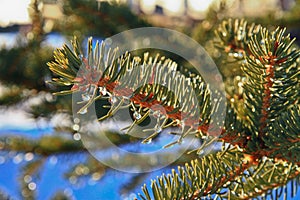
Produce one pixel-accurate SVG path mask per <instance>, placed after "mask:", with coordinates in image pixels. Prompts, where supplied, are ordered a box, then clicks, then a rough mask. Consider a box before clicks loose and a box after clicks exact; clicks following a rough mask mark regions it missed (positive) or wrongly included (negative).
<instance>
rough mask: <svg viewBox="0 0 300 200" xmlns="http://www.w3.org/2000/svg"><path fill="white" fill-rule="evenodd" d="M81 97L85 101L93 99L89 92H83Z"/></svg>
mask: <svg viewBox="0 0 300 200" xmlns="http://www.w3.org/2000/svg"><path fill="white" fill-rule="evenodd" d="M81 98H82V100H83V101H89V100H90V99H91V97H90V95H89V94H87V93H84V94H82V95H81Z"/></svg>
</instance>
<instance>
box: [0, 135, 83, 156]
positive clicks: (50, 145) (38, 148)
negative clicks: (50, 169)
mask: <svg viewBox="0 0 300 200" xmlns="http://www.w3.org/2000/svg"><path fill="white" fill-rule="evenodd" d="M0 141H1V144H3V145H2V146H1V150H2V151H16V152H24V153H27V152H33V153H35V154H37V155H41V156H50V155H53V154H66V153H75V152H85V151H86V149H85V148H84V147H83V145H82V143H81V142H80V141H76V140H73V139H66V138H64V137H60V136H43V137H41V138H40V139H36V140H35V139H27V138H23V137H18V136H15V137H11V136H10V137H1V138H0Z"/></svg>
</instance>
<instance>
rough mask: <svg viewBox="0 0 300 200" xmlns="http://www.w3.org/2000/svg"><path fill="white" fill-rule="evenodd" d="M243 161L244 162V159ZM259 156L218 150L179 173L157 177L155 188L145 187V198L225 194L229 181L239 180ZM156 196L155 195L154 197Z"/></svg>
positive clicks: (182, 168)
mask: <svg viewBox="0 0 300 200" xmlns="http://www.w3.org/2000/svg"><path fill="white" fill-rule="evenodd" d="M241 160H242V162H241ZM255 162H256V161H255V158H254V157H252V156H250V155H244V154H243V153H242V152H240V151H238V150H237V149H231V150H228V151H226V152H218V153H216V154H210V155H207V156H204V157H203V158H200V159H198V160H193V161H191V162H190V163H189V164H186V165H185V167H178V172H176V171H175V170H173V171H172V174H168V175H162V176H161V177H159V178H157V179H156V180H153V181H152V183H151V191H149V190H148V188H147V187H146V185H144V186H143V187H142V190H143V193H144V194H143V195H141V194H140V197H141V198H142V199H153V198H154V199H198V198H200V197H203V198H204V197H208V198H209V197H211V195H213V194H220V193H223V189H224V188H227V187H229V185H228V183H230V182H232V181H235V180H236V179H238V178H239V177H240V176H241V175H242V173H243V172H244V170H246V169H248V168H249V167H250V166H252V165H253V164H254V163H255ZM152 195H153V198H152Z"/></svg>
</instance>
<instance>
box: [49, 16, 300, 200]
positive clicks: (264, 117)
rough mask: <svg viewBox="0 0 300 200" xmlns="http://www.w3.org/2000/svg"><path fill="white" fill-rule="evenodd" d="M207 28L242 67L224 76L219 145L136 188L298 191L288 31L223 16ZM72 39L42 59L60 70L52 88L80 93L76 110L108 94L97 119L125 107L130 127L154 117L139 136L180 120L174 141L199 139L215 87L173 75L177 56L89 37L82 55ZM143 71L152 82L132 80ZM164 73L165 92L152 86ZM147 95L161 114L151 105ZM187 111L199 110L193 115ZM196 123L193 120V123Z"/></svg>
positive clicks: (223, 193)
mask: <svg viewBox="0 0 300 200" xmlns="http://www.w3.org/2000/svg"><path fill="white" fill-rule="evenodd" d="M215 34H216V40H215V45H216V47H218V48H219V49H220V50H221V51H222V53H223V54H225V55H226V56H228V57H230V58H231V59H234V60H236V65H239V66H240V67H241V71H240V74H239V75H238V76H235V77H229V78H227V80H226V90H227V91H228V96H227V98H228V99H227V100H228V108H227V116H226V121H225V125H224V127H222V135H221V136H220V137H219V138H218V141H219V142H222V144H223V145H222V149H221V150H220V151H219V152H215V153H213V154H209V155H204V156H202V157H201V158H198V159H196V160H191V161H189V162H187V164H186V165H185V167H178V170H173V171H172V173H171V174H169V175H162V176H161V177H158V178H157V179H156V180H153V181H152V184H151V189H149V188H147V187H146V186H144V187H143V194H140V198H141V199H153V198H154V199H212V198H213V199H250V198H262V199H264V198H266V197H272V198H273V199H278V198H279V197H280V196H282V195H284V196H285V197H286V195H287V194H288V191H287V189H284V188H286V184H287V183H288V182H290V183H291V186H292V187H291V188H292V192H291V194H290V195H291V196H293V195H294V193H295V192H296V191H297V187H298V183H299V171H300V170H299V166H298V165H299V162H300V157H299V155H300V154H299V142H300V139H299V133H300V123H299V122H300V115H299V114H300V112H299V111H300V106H299V96H300V95H299V91H300V90H299V89H300V88H299V86H300V77H299V76H300V70H299V57H300V51H299V48H298V47H296V46H294V45H293V42H294V41H295V39H291V38H290V36H289V35H286V34H285V29H283V28H277V29H275V30H273V31H271V30H268V29H266V28H263V27H261V26H260V25H255V24H251V25H248V23H247V22H246V21H245V20H231V19H229V20H225V21H223V22H222V23H221V24H220V26H219V28H218V29H216V32H215ZM72 46H73V49H70V48H69V47H68V46H64V47H63V48H62V49H58V50H57V51H56V52H55V54H54V57H55V61H53V62H50V63H49V64H48V65H49V68H50V70H51V71H52V72H54V73H55V74H56V75H57V76H58V77H57V78H54V79H53V83H54V84H57V85H63V86H69V90H65V91H61V92H59V93H57V94H71V93H78V94H79V96H80V97H81V98H82V100H83V101H82V102H78V103H79V104H80V108H79V109H78V113H79V114H85V113H86V112H88V109H89V107H90V106H91V105H92V103H94V102H95V101H97V100H98V99H101V98H105V97H106V98H107V97H108V98H109V100H110V103H111V109H110V110H109V111H108V113H107V114H106V115H104V116H102V117H100V120H103V119H105V118H107V117H110V116H112V115H113V114H114V113H115V112H116V111H117V110H119V109H121V108H123V107H124V106H125V107H129V108H130V109H131V110H132V112H133V119H134V122H133V124H132V125H131V126H129V127H128V130H129V131H131V129H132V128H133V126H134V125H135V124H139V123H141V122H143V121H144V120H146V118H147V117H148V116H154V117H156V118H157V123H156V125H155V126H154V128H153V129H152V130H151V131H152V134H150V135H149V137H148V138H146V139H145V140H144V142H147V141H149V140H152V139H154V138H155V137H156V136H157V135H158V134H159V133H160V131H161V130H162V129H163V128H166V127H170V126H175V127H182V122H184V126H186V127H188V128H187V129H183V130H184V131H183V133H182V135H181V137H180V139H179V140H178V141H176V142H179V143H180V142H181V141H182V140H184V137H185V136H187V135H190V134H191V133H194V136H195V137H199V138H209V137H210V135H208V134H207V125H208V123H209V122H210V116H211V114H212V112H213V111H214V110H215V108H214V107H213V106H212V105H211V103H210V101H209V96H210V95H211V94H212V92H213V91H210V89H209V85H208V84H207V83H205V82H204V81H203V80H202V78H201V77H200V76H198V75H193V76H191V77H188V76H184V75H182V74H178V73H176V67H175V66H176V64H175V63H174V62H173V61H171V60H168V59H165V58H164V57H159V56H156V57H151V56H149V55H148V54H145V55H144V57H143V58H140V57H131V56H130V55H129V54H128V53H127V54H125V55H118V51H117V49H111V50H107V49H106V50H105V48H104V47H105V44H104V43H103V44H102V45H100V44H99V43H97V44H96V48H95V50H94V49H93V48H92V41H91V40H90V41H89V43H88V55H87V57H83V56H82V53H81V50H80V48H79V45H78V44H77V43H76V40H74V41H73V43H72ZM157 66H159V68H158V67H157ZM156 67H157V68H156ZM79 69H80V70H79ZM151 74H152V76H151ZM78 75H79V76H78ZM143 75H147V76H146V77H150V80H141V81H142V82H139V81H140V78H141V77H143ZM166 76H170V77H167V79H166V80H170V79H171V78H172V84H171V83H168V82H167V83H165V84H166V85H167V86H168V87H170V88H172V91H175V92H173V93H172V92H169V91H168V87H167V88H165V87H163V84H156V83H161V81H162V80H164V79H165V78H166ZM129 77H130V78H129ZM132 77H134V78H132ZM151 77H152V78H153V79H155V81H154V80H151ZM225 79H226V78H225ZM156 81H157V82H156ZM145 83H147V84H145ZM139 85H141V87H138V88H137V89H133V88H135V86H139ZM186 86H190V87H191V88H192V89H194V90H195V91H197V92H198V94H197V101H198V102H199V104H196V105H195V104H194V102H196V100H193V99H192V97H191V95H190V94H189V90H185V88H186ZM129 94H132V95H130V96H128V95H129ZM178 102H183V104H182V107H178ZM154 103H155V104H159V105H160V106H162V107H163V108H165V110H166V112H165V113H163V112H162V110H160V109H157V110H156V109H155V108H153V107H151V106H152V105H153V104H154ZM193 106H194V107H193ZM191 108H192V109H191ZM195 110H199V112H200V115H199V116H197V115H196V114H195V113H194V112H195ZM182 114H183V116H185V114H191V116H192V118H191V119H189V120H185V118H181V116H182ZM195 122H199V125H197V126H195V125H194V124H195ZM176 142H175V143H176ZM170 145H174V144H173V143H172V144H170ZM167 146H169V145H167ZM197 152H198V153H199V152H200V151H197ZM282 190H283V192H282Z"/></svg>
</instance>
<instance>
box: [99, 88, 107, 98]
mask: <svg viewBox="0 0 300 200" xmlns="http://www.w3.org/2000/svg"><path fill="white" fill-rule="evenodd" d="M99 92H100V93H101V94H102V95H103V96H105V95H106V94H107V90H106V88H105V87H99Z"/></svg>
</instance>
